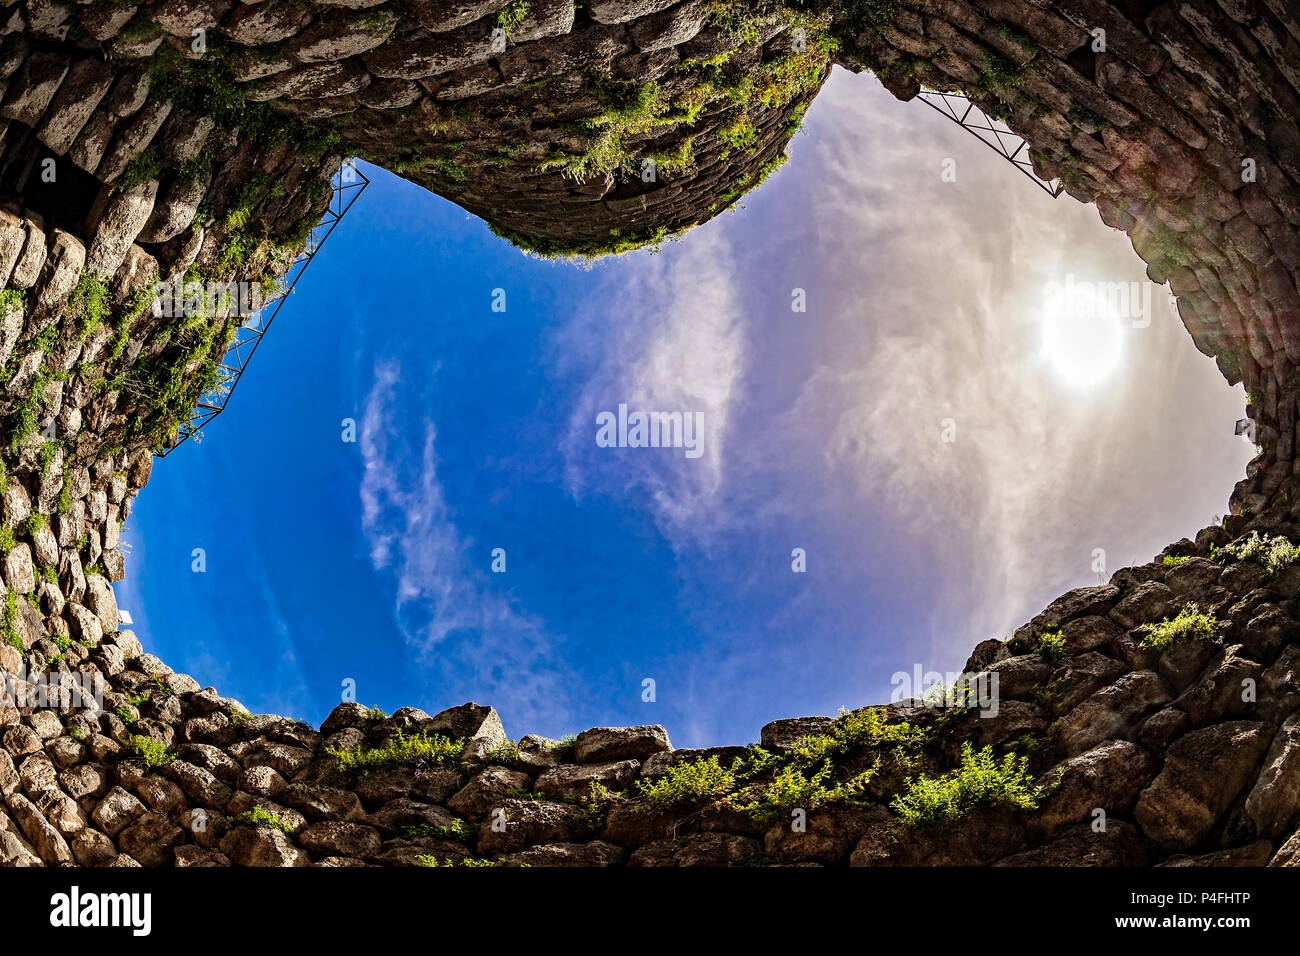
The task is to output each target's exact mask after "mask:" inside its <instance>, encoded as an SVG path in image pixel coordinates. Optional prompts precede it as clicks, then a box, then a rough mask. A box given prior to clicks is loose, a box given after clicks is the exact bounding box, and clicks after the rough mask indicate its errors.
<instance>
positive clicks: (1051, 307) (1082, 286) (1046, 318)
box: [1042, 283, 1124, 388]
mask: <svg viewBox="0 0 1300 956" xmlns="http://www.w3.org/2000/svg"><path fill="white" fill-rule="evenodd" d="M1042 317H1043V353H1042V354H1043V357H1044V358H1046V359H1047V361H1048V362H1049V363H1050V364H1051V366H1052V370H1053V371H1054V372H1055V373H1056V374H1057V376H1058V377H1059V378H1060V379H1061V380H1062V381H1064V382H1065V383H1066V384H1067V385H1071V386H1074V387H1076V388H1086V387H1088V386H1091V385H1097V384H1099V383H1101V382H1102V381H1104V380H1105V379H1106V378H1108V377H1109V376H1110V375H1111V374H1112V373H1113V372H1114V371H1115V369H1116V368H1118V367H1119V360H1120V355H1121V353H1122V352H1123V348H1124V338H1123V330H1122V328H1121V326H1120V319H1119V316H1118V315H1117V314H1116V312H1115V308H1114V306H1113V305H1112V304H1111V303H1110V302H1109V301H1107V299H1106V297H1105V296H1103V295H1101V294H1100V293H1099V292H1098V291H1097V290H1096V289H1095V287H1094V286H1093V285H1092V284H1091V283H1072V284H1070V285H1067V286H1066V287H1064V288H1058V289H1056V290H1053V291H1051V292H1049V293H1048V295H1047V297H1046V300H1045V301H1044V303H1043V316H1042Z"/></svg>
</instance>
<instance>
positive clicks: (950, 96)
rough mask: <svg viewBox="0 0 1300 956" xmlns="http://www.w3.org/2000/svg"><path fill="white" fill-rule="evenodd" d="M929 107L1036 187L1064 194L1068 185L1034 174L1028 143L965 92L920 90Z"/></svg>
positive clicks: (923, 100) (1052, 192) (1050, 193)
mask: <svg viewBox="0 0 1300 956" xmlns="http://www.w3.org/2000/svg"><path fill="white" fill-rule="evenodd" d="M917 98H918V99H920V100H921V102H923V103H924V104H925V105H926V106H929V107H930V108H931V109H934V110H937V111H938V112H939V113H941V114H942V115H943V116H945V117H947V118H948V119H950V120H952V121H953V122H954V123H956V124H957V125H958V126H960V127H961V128H962V129H964V130H966V131H967V132H968V133H971V134H973V135H974V136H975V137H976V138H978V139H979V140H980V142H982V143H983V144H984V145H985V146H987V147H989V149H992V150H993V151H994V152H996V153H998V154H999V155H1001V156H1002V158H1003V159H1005V160H1007V161H1008V162H1009V163H1011V164H1012V165H1013V166H1015V167H1016V168H1017V169H1019V170H1020V171H1021V172H1022V173H1024V174H1025V175H1026V176H1028V177H1029V179H1030V180H1031V181H1032V182H1033V184H1034V185H1035V186H1037V187H1038V188H1039V189H1041V190H1043V192H1045V193H1047V194H1048V195H1049V196H1051V197H1052V198H1053V199H1055V198H1056V197H1057V196H1059V195H1061V193H1062V192H1063V191H1064V189H1065V185H1064V184H1063V183H1062V182H1061V180H1060V179H1053V180H1050V181H1048V180H1043V179H1041V178H1040V177H1039V175H1038V173H1036V172H1034V164H1033V163H1032V162H1030V160H1029V144H1028V143H1027V142H1025V138H1024V137H1023V136H1021V135H1019V134H1018V133H1014V132H1012V130H1011V128H1010V127H1009V126H1007V124H1006V123H1004V122H1002V120H1000V119H995V118H993V117H992V116H990V115H989V114H988V113H985V112H984V111H983V110H982V109H980V108H979V107H978V106H976V105H975V104H974V103H972V102H971V101H970V99H969V98H968V97H967V96H966V95H965V94H964V93H941V92H939V91H938V90H921V93H920V95H919V96H918V97H917Z"/></svg>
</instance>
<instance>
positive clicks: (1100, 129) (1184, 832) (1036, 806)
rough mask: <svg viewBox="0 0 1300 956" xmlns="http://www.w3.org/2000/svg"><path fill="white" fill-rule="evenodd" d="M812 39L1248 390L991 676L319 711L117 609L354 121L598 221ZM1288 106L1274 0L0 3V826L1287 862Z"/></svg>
mask: <svg viewBox="0 0 1300 956" xmlns="http://www.w3.org/2000/svg"><path fill="white" fill-rule="evenodd" d="M835 64H839V65H841V66H844V67H847V68H849V69H852V70H869V71H871V72H873V73H874V74H875V75H876V76H878V77H879V78H880V80H881V82H883V83H884V84H885V85H886V86H887V88H888V89H890V90H891V91H892V92H893V93H894V94H895V95H897V96H899V97H900V98H903V99H909V98H912V97H914V96H916V95H917V93H918V92H919V90H920V89H921V87H922V86H925V87H929V88H932V89H937V90H944V91H955V90H961V91H963V92H965V93H966V94H967V95H968V96H970V97H971V99H973V100H974V101H975V102H976V103H977V104H979V105H980V106H981V107H982V108H983V109H985V110H986V111H987V112H989V113H991V114H993V115H995V116H999V117H1001V118H1003V119H1005V120H1006V122H1007V123H1008V124H1009V125H1010V126H1011V127H1012V128H1014V129H1015V130H1016V131H1017V132H1019V133H1021V134H1022V135H1024V136H1025V137H1026V139H1027V140H1028V141H1029V142H1030V143H1031V144H1032V153H1031V155H1032V158H1033V161H1034V163H1035V166H1036V168H1037V169H1038V170H1039V171H1040V172H1041V173H1042V174H1043V175H1044V176H1047V177H1057V176H1059V177H1060V178H1061V179H1062V180H1063V182H1064V183H1065V186H1066V189H1067V191H1068V192H1069V193H1070V194H1071V195H1072V196H1074V197H1076V198H1077V199H1080V200H1082V201H1086V202H1093V203H1096V204H1097V206H1098V209H1099V211H1100V213H1101V218H1102V219H1103V221H1104V222H1105V223H1107V224H1108V225H1110V226H1113V227H1116V228H1120V229H1122V230H1124V231H1125V232H1126V233H1127V234H1128V235H1129V236H1130V237H1131V239H1132V241H1133V245H1134V248H1135V249H1136V251H1137V252H1138V254H1139V255H1141V256H1142V258H1143V259H1144V260H1145V261H1146V262H1147V263H1148V273H1149V275H1150V276H1151V278H1152V279H1153V280H1154V281H1157V282H1166V281H1167V282H1168V283H1169V285H1170V286H1171V288H1172V290H1173V292H1174V293H1175V294H1176V295H1177V297H1178V307H1179V312H1180V314H1181V316H1182V318H1183V321H1184V323H1185V324H1186V326H1187V329H1188V331H1189V332H1190V333H1191V335H1192V337H1193V339H1194V341H1195V342H1196V345H1197V347H1198V348H1199V349H1200V350H1201V351H1202V352H1204V353H1205V354H1207V355H1211V356H1213V357H1214V358H1215V360H1216V361H1217V363H1218V366H1219V368H1220V369H1221V370H1222V372H1223V374H1224V376H1225V377H1226V378H1227V380H1228V381H1229V382H1232V383H1236V382H1244V383H1245V385H1246V387H1247V389H1248V391H1249V394H1250V405H1249V409H1248V411H1249V414H1250V415H1251V417H1252V418H1253V420H1254V422H1255V423H1256V427H1257V438H1258V443H1259V445H1260V449H1261V450H1260V454H1259V456H1258V457H1257V458H1256V459H1255V461H1253V462H1252V463H1251V465H1250V466H1249V468H1248V471H1247V477H1246V480H1245V481H1243V482H1242V483H1241V484H1240V485H1238V487H1237V489H1236V491H1235V492H1234V494H1233V497H1232V502H1231V504H1232V510H1233V512H1234V513H1233V515H1232V516H1231V517H1230V518H1229V519H1227V520H1226V521H1225V522H1224V524H1223V526H1221V527H1212V528H1207V529H1204V530H1203V531H1201V532H1200V533H1199V534H1198V535H1197V537H1196V539H1195V541H1191V540H1184V541H1181V542H1179V543H1178V544H1176V545H1172V546H1171V547H1170V548H1169V549H1167V550H1166V552H1165V553H1163V554H1162V555H1160V556H1158V559H1157V560H1156V561H1155V562H1153V563H1151V564H1149V565H1144V566H1142V567H1137V568H1127V569H1124V570H1122V571H1119V572H1117V573H1116V574H1115V575H1114V577H1113V578H1112V580H1111V582H1110V583H1109V584H1107V585H1103V586H1100V587H1091V588H1082V589H1079V590H1076V591H1072V592H1070V593H1069V594H1067V595H1065V596H1063V597H1062V598H1060V599H1058V600H1057V601H1055V602H1053V603H1052V604H1051V605H1050V606H1049V607H1048V608H1047V609H1046V610H1044V611H1043V612H1042V613H1041V614H1040V615H1038V616H1037V617H1036V618H1034V620H1033V621H1031V622H1030V623H1028V624H1027V625H1025V626H1024V627H1023V628H1021V629H1020V630H1019V631H1017V632H1016V634H1015V635H1013V636H1012V637H1011V638H1009V639H1008V640H1006V641H986V642H984V643H982V644H980V645H979V646H978V647H977V648H976V650H975V653H974V654H973V656H972V657H971V660H970V661H969V662H968V664H967V668H966V669H967V671H968V672H970V673H972V674H974V675H976V680H975V681H974V685H973V686H975V687H976V688H982V689H988V688H991V687H993V686H996V688H997V690H996V696H995V698H992V699H976V700H972V699H970V698H968V697H959V698H958V699H957V700H956V702H955V703H954V701H953V700H951V699H949V700H947V701H946V703H947V704H949V706H931V705H930V704H933V703H934V702H933V701H931V702H930V704H926V703H924V702H917V701H912V702H908V703H905V704H897V705H891V706H889V707H874V708H863V709H861V710H857V711H853V712H851V713H848V714H843V715H840V716H839V717H835V718H832V717H829V716H825V717H805V718H797V719H792V720H781V721H776V722H774V723H772V724H769V725H768V726H767V727H765V728H763V730H762V733H761V739H760V741H759V743H758V744H757V745H752V746H749V747H737V746H731V747H717V748H709V749H706V750H674V749H673V748H672V746H671V743H670V741H669V739H668V736H667V734H666V733H665V732H664V730H663V728H660V727H635V728H597V729H593V730H589V731H586V732H584V733H582V734H579V735H577V737H576V739H573V740H566V741H549V740H545V739H542V738H539V737H535V736H525V737H523V738H521V739H519V740H517V741H512V740H511V739H509V738H508V737H507V735H506V731H505V728H503V727H502V725H501V721H500V720H499V718H498V717H497V715H496V713H495V712H494V711H493V710H492V709H491V708H490V707H485V706H479V705H477V704H465V705H462V706H460V707H454V708H451V709H450V710H446V711H443V712H441V713H438V714H435V715H433V716H430V715H428V714H425V713H423V712H421V711H418V710H414V709H412V708H403V709H402V710H399V711H398V712H397V713H396V714H394V715H392V716H388V715H384V714H382V713H379V712H375V711H371V710H368V709H366V708H364V707H361V706H359V705H355V704H343V705H341V706H340V707H339V708H337V709H336V710H335V711H334V712H333V713H332V714H331V715H330V716H329V718H328V719H327V720H326V722H325V723H324V725H322V726H321V728H320V729H319V730H314V729H312V728H310V727H308V726H306V725H304V724H302V723H299V722H296V721H292V720H289V719H286V718H282V717H275V716H268V715H257V716H254V715H251V714H249V713H248V712H247V711H246V710H245V709H244V708H243V707H242V706H241V705H240V704H238V703H237V702H236V701H233V700H228V699H225V698H223V697H221V696H220V695H219V694H218V692H217V691H215V690H214V689H212V688H201V687H200V686H199V684H198V683H197V682H196V681H194V680H193V679H192V678H190V677H188V676H186V675H183V674H175V673H172V672H171V671H170V670H169V669H168V668H167V667H166V665H165V664H164V663H163V662H161V661H159V660H158V659H157V658H155V657H153V656H151V655H149V654H146V653H144V650H143V648H142V647H141V646H140V643H139V641H138V640H137V639H136V638H135V636H134V635H133V634H132V633H131V632H130V630H128V629H125V628H123V626H122V622H121V621H120V619H119V612H118V609H117V605H116V601H115V599H114V595H113V589H112V586H111V583H112V582H114V581H118V580H120V579H121V578H122V577H123V575H124V574H125V570H126V569H125V561H124V558H123V555H122V553H121V551H120V549H119V547H118V544H119V536H120V529H121V525H122V522H123V521H124V520H125V518H126V516H127V514H128V513H129V510H130V507H131V503H132V501H133V500H134V496H135V494H136V492H137V491H138V490H139V489H140V488H142V487H143V486H144V485H145V484H146V483H147V481H148V478H149V473H150V469H151V467H152V461H153V456H154V454H155V453H156V452H158V451H161V450H164V449H166V448H168V447H170V446H171V445H172V444H173V443H174V442H175V441H176V440H177V428H178V426H179V425H180V424H181V422H183V421H184V419H185V418H186V416H187V415H188V413H189V411H190V409H191V408H192V407H193V406H194V405H195V403H196V402H197V401H199V399H200V398H201V397H202V396H203V395H205V394H209V393H210V392H211V391H212V389H214V388H218V387H220V375H219V370H218V363H219V361H220V359H221V357H222V355H223V354H224V351H225V348H226V346H227V344H228V343H229V341H230V340H231V337H232V335H233V334H234V333H235V330H236V328H237V326H238V324H239V323H240V322H242V321H245V319H246V312H247V311H248V309H247V308H246V306H247V300H248V298H249V296H248V295H247V293H248V290H252V292H253V296H252V298H254V299H256V298H257V297H258V296H265V295H266V294H267V293H270V292H273V291H274V290H275V288H276V287H277V284H278V283H279V282H280V281H281V280H282V277H283V275H284V273H285V271H286V269H287V267H288V264H289V263H290V262H291V261H292V260H293V258H294V257H295V256H297V255H298V254H299V253H300V252H302V251H303V249H304V247H305V245H306V244H307V243H308V242H309V236H310V230H311V227H312V226H313V225H314V224H315V223H316V222H317V221H318V220H319V218H320V216H321V214H322V212H323V211H324V209H325V206H326V204H327V203H328V201H329V196H330V187H329V179H330V176H331V175H332V174H333V173H334V172H335V171H336V170H338V169H339V166H340V163H341V162H343V161H344V160H345V159H346V158H347V157H349V156H352V155H360V156H363V157H365V158H367V159H370V160H372V161H374V162H376V163H378V164H380V165H383V166H385V167H387V168H389V169H391V170H393V171H395V172H397V173H399V174H401V175H404V176H407V177H408V178H411V179H413V180H414V181H416V182H418V183H420V184H422V185H424V186H425V187H427V188H429V189H431V190H433V191H434V192H437V193H438V194H440V195H442V196H445V197H446V198H448V199H449V200H451V201H453V202H456V203H458V204H460V205H461V206H463V207H464V208H465V209H467V210H468V211H470V212H472V213H475V214H476V215H478V216H481V217H482V218H483V219H484V220H486V221H487V222H488V223H489V224H490V225H491V227H492V228H493V229H494V230H496V231H497V232H498V233H499V234H501V235H502V236H504V237H506V238H508V239H509V240H510V241H512V242H514V243H515V244H517V245H519V246H520V247H522V248H524V249H526V250H529V251H531V252H533V253H536V254H540V255H547V256H595V255H601V254H605V253H612V252H619V251H622V250H624V249H629V248H634V247H636V246H638V245H643V244H645V243H653V242H657V241H660V240H662V239H664V238H666V237H669V236H673V235H676V234H679V233H681V232H683V231H685V230H687V229H689V228H690V227H692V226H693V225H696V224H698V223H701V222H703V221H705V220H707V219H709V218H710V217H711V216H713V215H716V214H717V213H718V212H719V211H721V210H723V209H726V208H727V207H729V206H731V205H732V204H733V203H734V202H735V201H736V200H737V199H739V198H740V196H742V195H743V194H744V193H745V191H747V190H748V189H752V188H754V187H755V186H756V185H757V184H759V183H760V182H762V180H763V179H764V178H765V177H766V176H767V175H768V174H769V173H770V172H771V171H772V170H773V169H775V168H776V167H777V166H779V165H780V163H781V161H782V160H783V158H784V148H785V144H786V143H787V141H788V139H789V137H790V136H791V135H792V134H793V133H794V131H795V130H796V129H797V128H798V125H799V121H800V118H801V116H802V115H803V112H804V111H805V110H806V108H807V107H808V104H809V103H810V102H811V100H812V99H813V97H815V95H816V93H817V91H818V89H819V88H820V86H821V84H822V82H823V81H824V80H825V77H826V75H827V74H828V71H829V70H830V68H831V67H832V66H833V65H835ZM1298 97H1300V13H1298V12H1297V9H1296V7H1295V4H1294V3H1291V2H1289V0H1254V2H1251V0H1173V2H1164V3H1160V2H1151V0H1114V2H1109V0H1060V2H1047V0H1041V2H1039V0H902V2H897V0H841V2H830V0H809V2H807V3H775V2H758V3H740V2H736V0H585V2H582V3H574V2H572V0H513V2H508V3H507V2H502V0H387V2H384V0H318V2H312V3H308V2H301V0H262V2H252V3H245V2H242V0H165V2H154V3H145V2H142V3H131V2H121V0H113V2H77V3H73V2H70V0H62V2H60V0H0V289H3V292H0V365H2V366H3V372H4V374H3V375H0V423H2V427H0V463H2V464H3V469H0V577H2V578H3V585H4V591H3V595H4V605H3V616H2V618H0V670H2V671H3V672H5V673H7V674H9V675H11V678H10V680H9V691H10V699H9V700H8V701H6V702H5V703H4V704H3V705H0V794H2V795H3V801H2V803H0V862H3V863H5V864H7V865H30V866H40V865H54V866H57V865H69V864H81V865H105V866H137V865H144V866H169V865H178V866H208V865H230V864H235V865H277V866H280V865H283V866H308V865H324V866H345V865H346V866H355V865H376V864H377V865H432V864H437V865H448V864H450V865H475V864H484V863H488V864H505V865H511V866H515V865H530V866H540V865H592V866H604V865H637V866H697V865H733V864H736V865H739V864H756V865H772V864H783V865H788V864H819V865H827V866H838V865H850V864H851V865H872V866H882V865H900V864H901V865H909V864H999V865H1024V864H1050V865H1115V864H1125V865H1146V864H1158V865H1171V866H1195V865H1206V864H1234V865H1264V864H1272V865H1300V640H1298V639H1297V638H1298V634H1300V623H1298V622H1300V560H1298V559H1300V550H1297V549H1296V548H1295V547H1293V546H1292V545H1291V544H1290V542H1300V499H1297V498H1296V497H1295V496H1294V495H1293V488H1295V487H1296V483H1297V482H1296V475H1297V474H1300V461H1298V460H1297V456H1296V445H1297V439H1298V437H1300V436H1298V434H1297V428H1300V421H1297V404H1298V399H1300V380H1298V379H1297V374H1296V368H1297V366H1298V365H1300V293H1298V292H1297V281H1296V275H1297V269H1298V268H1300V234H1298V233H1297V229H1298V228H1300V129H1297V124H1296V117H1297V115H1298V112H1300V111H1297V98H1298ZM158 282H163V283H168V284H171V287H172V288H176V289H181V290H185V289H189V288H198V289H199V290H200V292H199V294H197V295H191V294H189V293H188V292H183V293H182V294H181V295H179V296H173V297H172V299H171V301H170V304H169V305H167V307H162V303H161V301H160V297H159V296H158V294H157V287H156V283H158ZM176 283H180V284H179V285H176ZM222 290H224V293H223V291H222ZM231 290H234V294H233V295H231V294H228V293H230V292H231ZM994 675H996V685H994V684H993V677H994ZM96 680H98V681H102V685H101V686H102V689H103V692H104V697H103V709H102V711H101V712H97V711H93V710H89V709H87V708H85V707H79V706H74V705H73V704H72V703H69V701H68V700H61V699H59V690H60V688H62V687H66V686H68V685H75V686H77V687H79V688H85V687H90V686H92V685H94V682H95V681H96ZM990 704H995V706H989V705H990ZM1103 823H1104V826H1103V825H1102V824H1103Z"/></svg>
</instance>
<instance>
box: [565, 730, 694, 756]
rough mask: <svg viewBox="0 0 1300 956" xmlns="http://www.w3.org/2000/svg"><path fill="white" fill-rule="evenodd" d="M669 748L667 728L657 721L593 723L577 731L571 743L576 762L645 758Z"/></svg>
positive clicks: (670, 747) (670, 748) (670, 746)
mask: <svg viewBox="0 0 1300 956" xmlns="http://www.w3.org/2000/svg"><path fill="white" fill-rule="evenodd" d="M672 749H673V747H672V744H671V743H669V741H668V731H666V730H664V729H663V728H662V727H660V726H659V725H658V724H655V725H653V726H648V727H596V728H593V729H592V730H584V731H583V732H582V733H580V734H578V739H577V740H576V741H574V745H573V750H574V756H575V758H576V759H577V761H578V763H612V762H614V761H616V760H645V759H646V758H647V757H649V756H652V755H653V754H657V753H662V752H664V751H666V750H672Z"/></svg>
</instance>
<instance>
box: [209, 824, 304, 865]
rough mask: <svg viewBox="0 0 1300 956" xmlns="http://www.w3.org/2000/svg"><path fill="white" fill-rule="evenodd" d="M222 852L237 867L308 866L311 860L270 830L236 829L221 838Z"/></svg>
mask: <svg viewBox="0 0 1300 956" xmlns="http://www.w3.org/2000/svg"><path fill="white" fill-rule="evenodd" d="M221 852H222V853H224V854H225V855H226V856H228V857H229V858H230V860H231V862H233V863H234V864H235V865H236V866H307V865H309V864H310V863H311V857H310V856H308V855H307V853H306V851H304V850H301V849H299V848H298V847H296V846H294V845H293V844H292V843H291V842H290V841H289V838H288V837H287V836H285V835H284V834H283V833H281V832H280V831H279V830H273V829H271V828H269V827H251V826H239V827H232V828H231V830H230V832H229V833H227V834H226V835H225V836H224V837H222V838H221Z"/></svg>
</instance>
